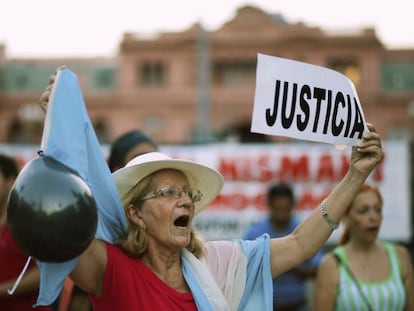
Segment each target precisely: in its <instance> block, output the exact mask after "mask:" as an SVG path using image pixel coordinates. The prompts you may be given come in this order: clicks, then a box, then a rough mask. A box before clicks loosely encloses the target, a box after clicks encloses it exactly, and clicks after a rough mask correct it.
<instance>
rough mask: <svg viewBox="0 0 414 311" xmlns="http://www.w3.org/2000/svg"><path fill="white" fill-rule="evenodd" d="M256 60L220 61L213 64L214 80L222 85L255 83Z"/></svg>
mask: <svg viewBox="0 0 414 311" xmlns="http://www.w3.org/2000/svg"><path fill="white" fill-rule="evenodd" d="M255 80H256V61H255V60H244V61H243V60H242V61H219V62H216V63H215V64H214V66H213V82H214V84H215V85H221V86H244V85H254V83H255Z"/></svg>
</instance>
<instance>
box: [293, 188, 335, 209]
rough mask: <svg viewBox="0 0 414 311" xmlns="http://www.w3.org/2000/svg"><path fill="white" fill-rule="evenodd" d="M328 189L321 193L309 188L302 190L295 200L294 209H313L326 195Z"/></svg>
mask: <svg viewBox="0 0 414 311" xmlns="http://www.w3.org/2000/svg"><path fill="white" fill-rule="evenodd" d="M329 192H330V191H326V192H324V193H322V194H321V195H317V194H315V193H313V192H312V191H311V190H305V191H303V192H302V193H301V194H300V196H299V198H298V199H297V200H296V210H297V211H304V210H309V209H314V208H315V207H317V206H318V205H319V204H320V203H321V202H322V200H323V199H324V198H326V197H327V196H328V194H329Z"/></svg>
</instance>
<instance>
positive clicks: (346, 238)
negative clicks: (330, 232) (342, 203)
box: [338, 184, 383, 245]
mask: <svg viewBox="0 0 414 311" xmlns="http://www.w3.org/2000/svg"><path fill="white" fill-rule="evenodd" d="M368 191H372V192H374V193H375V194H376V195H377V196H378V199H379V201H380V204H381V206H382V204H383V199H382V195H381V192H380V191H379V189H378V188H377V187H375V186H371V185H369V184H363V185H362V186H361V188H360V189H359V191H358V193H357V194H356V195H358V194H360V193H363V192H368ZM355 197H356V196H355ZM354 200H355V198H354ZM354 200H352V202H351V204H350V205H349V206H348V209H347V211H346V213H349V210H350V208H351V206H352V204H353V203H354ZM350 238H351V233H350V232H349V228H348V227H347V226H346V227H345V228H344V230H343V232H342V235H341V237H340V238H339V241H338V245H344V244H346V243H347V242H348V241H349V239H350Z"/></svg>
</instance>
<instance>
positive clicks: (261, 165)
mask: <svg viewBox="0 0 414 311" xmlns="http://www.w3.org/2000/svg"><path fill="white" fill-rule="evenodd" d="M270 161H271V160H270V158H269V157H268V156H260V157H258V159H257V165H258V168H257V169H258V171H259V176H258V180H259V181H262V182H268V181H271V180H272V179H273V178H274V173H272V170H271V169H269V167H270V165H269V162H270Z"/></svg>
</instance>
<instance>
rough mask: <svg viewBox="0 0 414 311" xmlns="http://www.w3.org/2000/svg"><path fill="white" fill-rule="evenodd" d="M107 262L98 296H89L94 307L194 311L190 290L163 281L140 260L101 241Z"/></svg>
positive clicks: (98, 309)
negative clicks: (177, 289)
mask: <svg viewBox="0 0 414 311" xmlns="http://www.w3.org/2000/svg"><path fill="white" fill-rule="evenodd" d="M105 244H106V249H107V256H108V264H107V267H106V271H105V278H104V284H103V291H102V296H101V297H97V296H94V295H92V296H90V299H91V301H92V304H93V310H94V311H113V310H121V311H129V310H151V311H153V310H157V311H163V310H166V311H167V310H168V311H174V310H176V311H195V310H197V308H196V305H195V302H194V299H193V295H192V294H191V293H180V292H177V291H176V290H175V289H172V288H171V287H169V286H168V285H167V284H165V283H164V282H163V281H162V280H161V279H159V278H158V277H157V275H155V274H154V273H153V272H152V271H151V270H150V269H149V268H148V267H147V266H146V265H145V264H144V263H143V262H142V261H140V260H139V259H134V258H131V257H128V256H127V255H126V254H125V253H124V252H123V251H122V250H121V249H120V248H119V247H117V246H115V245H112V244H109V243H105Z"/></svg>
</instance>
